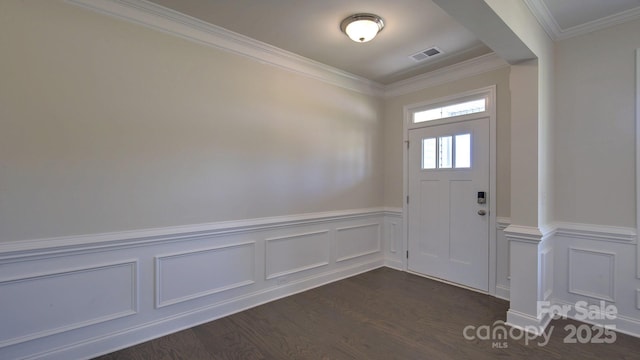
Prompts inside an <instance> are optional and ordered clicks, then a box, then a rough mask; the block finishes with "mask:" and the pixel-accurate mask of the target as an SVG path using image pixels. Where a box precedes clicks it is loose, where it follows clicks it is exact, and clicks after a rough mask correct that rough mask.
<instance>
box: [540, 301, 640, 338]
mask: <svg viewBox="0 0 640 360" xmlns="http://www.w3.org/2000/svg"><path fill="white" fill-rule="evenodd" d="M551 303H552V304H554V305H559V306H565V307H567V308H569V309H571V310H570V311H569V312H568V313H566V314H563V315H566V316H567V317H568V318H570V319H574V320H578V321H581V322H584V323H587V324H591V325H598V326H605V325H615V329H614V330H615V331H616V332H618V333H621V334H627V335H631V336H635V337H640V321H638V319H634V318H630V317H628V316H623V315H620V314H617V315H616V318H615V319H611V320H610V319H606V317H605V316H600V318H601V319H602V320H589V319H584V318H583V317H580V318H579V319H578V318H577V316H576V315H577V314H576V311H575V309H574V307H575V303H571V302H568V301H565V300H561V299H553V300H552V301H551Z"/></svg>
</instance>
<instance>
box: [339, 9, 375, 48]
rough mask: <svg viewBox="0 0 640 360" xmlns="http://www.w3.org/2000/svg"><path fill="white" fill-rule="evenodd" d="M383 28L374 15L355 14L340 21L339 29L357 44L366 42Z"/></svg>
mask: <svg viewBox="0 0 640 360" xmlns="http://www.w3.org/2000/svg"><path fill="white" fill-rule="evenodd" d="M383 28H384V21H383V20H382V18H381V17H380V16H378V15H374V14H355V15H351V16H349V17H348V18H346V19H344V20H342V22H341V23H340V29H341V30H342V32H344V33H345V34H347V36H348V37H349V38H351V40H353V41H355V42H359V43H363V42H367V41H369V40H371V39H373V38H374V37H376V35H378V33H379V32H380V31H381V30H382V29H383Z"/></svg>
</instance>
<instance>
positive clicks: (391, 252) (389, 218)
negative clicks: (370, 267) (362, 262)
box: [383, 208, 406, 270]
mask: <svg viewBox="0 0 640 360" xmlns="http://www.w3.org/2000/svg"><path fill="white" fill-rule="evenodd" d="M383 232H384V237H383V240H384V263H385V265H386V266H388V267H390V268H393V269H396V270H404V269H405V264H404V262H405V260H406V250H405V249H404V245H405V244H404V237H403V233H404V231H403V222H402V209H396V208H388V209H386V210H385V217H384V223H383Z"/></svg>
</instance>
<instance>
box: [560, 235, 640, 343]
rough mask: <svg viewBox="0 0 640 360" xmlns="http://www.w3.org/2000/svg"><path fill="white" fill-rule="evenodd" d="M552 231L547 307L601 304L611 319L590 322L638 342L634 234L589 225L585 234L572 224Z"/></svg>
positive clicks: (639, 316)
mask: <svg viewBox="0 0 640 360" xmlns="http://www.w3.org/2000/svg"><path fill="white" fill-rule="evenodd" d="M557 226H558V231H557V232H556V234H555V235H554V239H553V241H554V248H553V251H554V256H553V258H554V279H553V280H554V290H553V295H552V296H551V299H550V300H551V302H552V303H555V304H558V305H567V306H572V307H573V306H574V305H575V304H576V302H579V301H581V302H586V303H588V304H593V305H596V306H599V305H600V302H601V301H604V302H605V303H606V304H611V305H614V306H615V307H616V309H617V316H616V318H615V319H613V320H611V319H603V320H599V319H596V320H593V322H595V323H598V324H600V325H614V326H615V327H616V329H617V330H618V331H621V332H624V333H627V334H631V335H634V336H638V337H640V309H639V308H638V306H637V305H638V294H637V291H636V290H637V289H640V280H638V279H637V278H636V271H635V269H636V254H635V253H636V246H637V244H636V243H637V239H636V236H635V234H634V230H633V229H627V228H613V227H606V226H603V227H598V226H594V225H591V226H589V231H585V230H584V229H583V228H584V226H582V227H581V228H577V227H576V226H574V225H573V224H568V226H565V225H564V224H558V225H557ZM576 229H577V230H576ZM569 316H573V314H572V313H570V314H569Z"/></svg>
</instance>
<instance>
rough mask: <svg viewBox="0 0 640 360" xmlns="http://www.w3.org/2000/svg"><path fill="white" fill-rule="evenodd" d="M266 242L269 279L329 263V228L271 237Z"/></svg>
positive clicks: (267, 274)
mask: <svg viewBox="0 0 640 360" xmlns="http://www.w3.org/2000/svg"><path fill="white" fill-rule="evenodd" d="M265 243H266V247H267V250H266V252H265V263H266V272H265V275H266V279H267V280H268V279H274V278H277V277H281V276H285V275H291V274H294V273H297V272H300V271H304V270H310V269H313V268H317V267H321V266H325V265H328V264H329V245H330V243H331V241H330V238H329V230H321V231H316V232H310V233H305V234H295V235H288V236H281V237H275V238H269V239H266V240H265Z"/></svg>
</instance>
